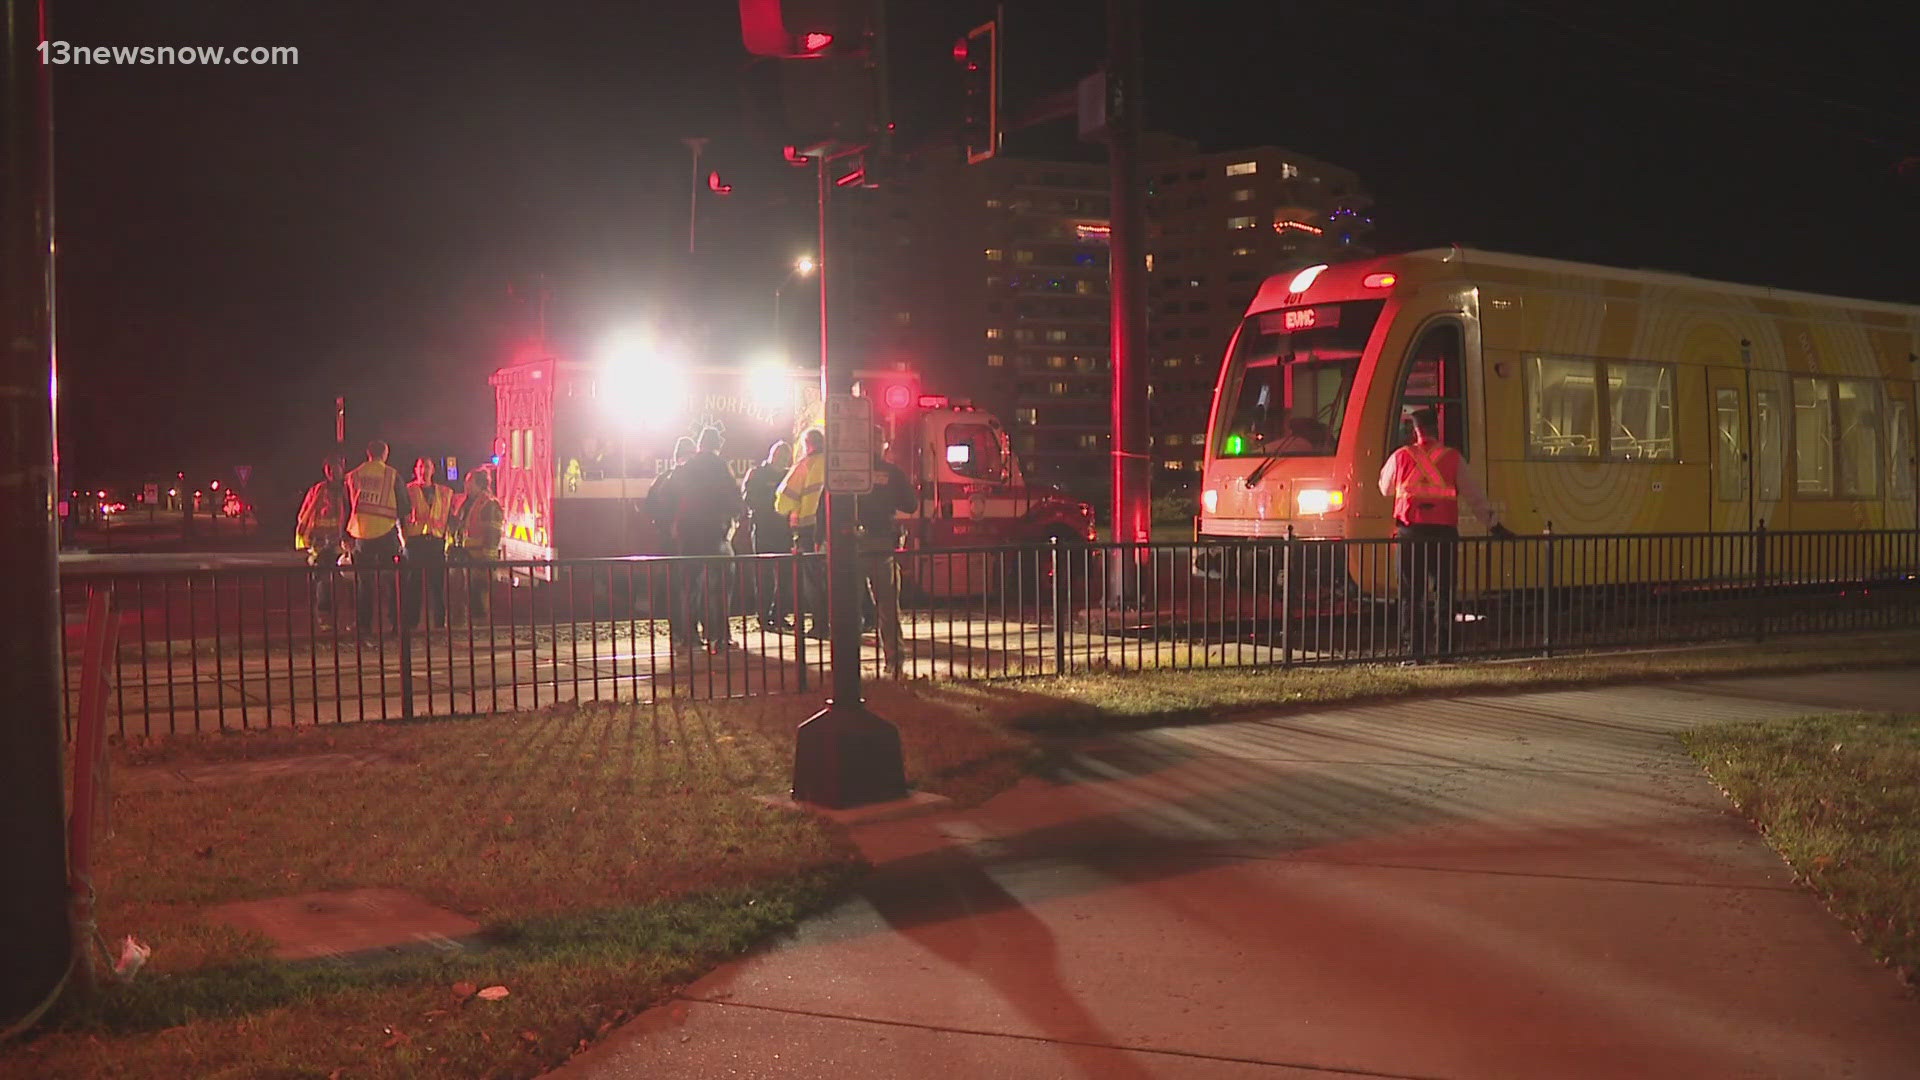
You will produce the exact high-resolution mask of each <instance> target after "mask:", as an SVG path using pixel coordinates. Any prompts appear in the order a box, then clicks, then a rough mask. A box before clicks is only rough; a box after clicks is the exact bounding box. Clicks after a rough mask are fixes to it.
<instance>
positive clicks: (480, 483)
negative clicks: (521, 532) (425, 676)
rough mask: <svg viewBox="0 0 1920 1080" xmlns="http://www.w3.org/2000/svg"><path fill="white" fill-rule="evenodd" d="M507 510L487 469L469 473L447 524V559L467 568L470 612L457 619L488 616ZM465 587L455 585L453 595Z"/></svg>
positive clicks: (454, 596) (467, 598)
mask: <svg viewBox="0 0 1920 1080" xmlns="http://www.w3.org/2000/svg"><path fill="white" fill-rule="evenodd" d="M506 520H507V513H506V509H505V508H504V507H502V506H501V505H500V500H499V499H496V498H494V497H493V482H492V481H491V480H490V479H489V478H488V475H487V473H486V472H484V471H482V470H479V469H476V470H474V471H473V472H470V473H468V474H467V490H466V492H465V493H464V494H463V495H462V496H461V498H460V504H459V505H458V506H456V507H454V509H453V517H452V518H451V519H450V520H449V522H448V528H447V559H448V561H449V562H458V563H461V564H463V565H464V567H465V569H464V570H462V571H461V574H462V575H463V576H464V577H465V579H466V581H465V584H466V589H465V597H466V614H465V615H464V616H462V617H457V623H465V622H466V621H467V620H469V619H473V618H485V617H486V616H487V608H488V603H489V601H490V599H491V594H492V591H493V573H494V568H493V564H494V563H495V562H496V561H498V560H499V558H500V538H501V535H502V534H503V533H504V532H505V531H506ZM461 595H462V591H461V590H459V589H455V590H454V592H453V596H452V599H454V600H456V601H457V600H459V599H460V597H461Z"/></svg>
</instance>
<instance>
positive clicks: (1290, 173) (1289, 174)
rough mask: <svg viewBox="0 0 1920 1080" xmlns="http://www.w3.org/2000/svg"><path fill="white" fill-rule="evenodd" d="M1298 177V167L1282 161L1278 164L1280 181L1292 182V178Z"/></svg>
mask: <svg viewBox="0 0 1920 1080" xmlns="http://www.w3.org/2000/svg"><path fill="white" fill-rule="evenodd" d="M1299 175H1300V166H1298V165H1295V164H1294V163H1292V162H1290V161H1283V162H1281V163H1280V179H1282V180H1292V179H1293V178H1294V177H1297V176H1299Z"/></svg>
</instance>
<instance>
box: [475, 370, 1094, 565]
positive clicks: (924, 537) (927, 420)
mask: <svg viewBox="0 0 1920 1080" xmlns="http://www.w3.org/2000/svg"><path fill="white" fill-rule="evenodd" d="M491 382H492V384H493V388H494V403H495V413H494V416H495V420H494V446H493V450H494V456H495V458H496V459H497V464H496V466H495V469H494V471H495V475H496V489H497V491H498V494H499V496H500V500H501V503H502V504H503V505H504V507H505V509H506V544H505V553H504V554H505V557H506V558H508V559H515V560H521V559H526V560H551V559H556V558H560V559H577V558H592V557H602V556H617V555H634V554H658V553H661V552H663V551H665V550H666V546H665V544H664V543H663V538H662V537H661V536H659V535H658V531H657V530H656V529H655V527H654V525H653V522H652V520H651V518H650V517H649V516H648V514H647V512H646V504H645V500H646V495H647V492H648V491H649V490H650V489H651V488H652V486H653V481H654V480H655V478H657V477H658V476H660V475H662V474H663V473H664V472H665V471H666V470H667V468H668V467H669V466H670V464H671V458H672V452H673V444H674V441H675V440H676V439H677V438H679V437H680V436H682V435H688V436H691V435H696V434H698V432H699V431H700V430H701V429H702V428H705V427H714V428H718V429H719V430H720V432H721V434H722V435H723V436H724V437H725V439H726V447H725V449H724V450H723V451H722V453H723V456H725V457H726V458H727V459H728V463H729V465H730V467H731V468H732V469H733V472H734V475H736V476H744V475H745V473H746V470H747V469H748V468H749V467H751V466H752V465H753V464H754V463H755V462H757V461H759V460H761V459H763V458H764V457H765V456H766V452H767V448H768V446H769V445H770V444H771V443H772V442H773V441H774V440H775V439H786V440H787V441H788V442H797V441H798V435H799V434H800V433H801V432H803V431H804V430H805V429H806V428H808V427H810V426H816V425H818V424H819V422H820V417H821V415H822V409H821V402H820V381H819V374H818V372H817V371H807V370H804V369H799V368H790V367H781V366H773V365H757V366H745V367H724V366H718V365H693V366H689V365H678V364H674V363H672V362H669V361H660V362H653V363H646V364H637V365H634V366H632V367H631V368H629V369H624V370H620V369H611V368H604V367H598V366H595V365H591V364H585V363H579V362H575V361H570V360H563V359H560V358H557V357H553V356H545V357H541V358H538V359H532V360H525V361H520V362H516V363H513V364H509V365H507V366H505V367H502V368H500V369H499V370H498V371H495V372H494V374H493V376H492V379H491ZM854 392H855V393H856V394H859V395H861V396H865V397H868V398H870V399H871V400H872V401H873V404H874V410H873V411H874V416H875V419H876V421H877V422H878V423H880V424H882V425H883V426H885V428H886V429H887V433H888V435H889V437H890V440H891V442H892V444H893V446H894V453H893V459H894V461H895V462H896V463H898V464H899V465H900V467H901V468H902V469H903V470H904V471H905V472H906V473H907V476H908V478H909V479H910V480H911V481H912V482H913V484H914V486H915V487H916V488H917V489H918V491H919V493H920V507H919V510H918V511H917V512H916V513H914V514H913V515H911V516H910V517H909V518H907V519H906V520H904V521H903V522H902V524H903V526H904V528H903V532H904V534H905V537H906V544H907V546H908V548H909V549H914V550H918V549H943V548H947V549H950V548H960V547H969V548H971V547H988V546H996V545H1002V544H1025V543H1044V542H1045V541H1046V540H1047V539H1048V538H1050V537H1055V536H1058V537H1060V538H1062V539H1065V540H1074V541H1085V540H1090V539H1092V537H1093V508H1092V507H1090V506H1088V505H1087V504H1086V503H1084V502H1080V501H1078V500H1074V499H1070V498H1067V497H1065V496H1063V495H1062V494H1061V493H1060V492H1059V491H1058V490H1057V489H1055V488H1052V487H1050V486H1047V485H1042V484H1029V483H1027V482H1026V479H1025V477H1024V476H1023V475H1022V471H1021V467H1020V462H1019V460H1018V458H1017V457H1016V456H1015V455H1014V453H1013V450H1012V447H1011V445H1010V444H1009V441H1008V438H1007V432H1006V430H1005V428H1004V427H1002V425H1001V423H1000V421H999V420H998V419H997V418H996V417H994V416H993V415H992V414H991V413H988V412H985V411H983V410H980V409H976V408H973V407H972V406H970V405H968V404H966V403H964V402H953V401H950V400H948V399H947V398H945V397H941V396H937V395H928V394H921V393H919V387H918V380H917V379H916V378H915V377H914V376H913V374H912V373H910V372H905V371H899V370H895V371H883V372H861V373H859V375H858V376H857V382H856V385H855V388H854ZM939 577H940V578H941V584H940V585H938V586H937V587H936V586H934V585H933V584H932V583H931V582H922V583H921V585H922V587H923V588H924V589H926V591H930V592H967V591H977V590H978V589H980V588H982V587H985V586H986V585H988V584H990V583H989V582H985V581H976V580H974V579H975V578H977V577H979V575H978V574H966V573H963V572H955V571H953V570H952V569H951V568H948V569H947V570H945V571H943V572H942V573H941V574H940V575H939Z"/></svg>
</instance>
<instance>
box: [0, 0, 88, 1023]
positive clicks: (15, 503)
mask: <svg viewBox="0 0 1920 1080" xmlns="http://www.w3.org/2000/svg"><path fill="white" fill-rule="evenodd" d="M0 5H4V8H5V19H6V38H5V47H6V50H7V55H6V62H5V74H4V89H3V90H0V94H3V95H4V100H3V101H0V108H4V110H5V116H4V120H0V123H3V124H4V140H5V141H4V147H3V148H0V161H5V162H6V167H5V168H4V169H0V261H3V262H4V269H3V270H0V273H3V274H4V279H3V281H0V284H4V288H0V305H3V309H4V311H5V319H6V331H5V338H4V343H5V344H4V353H3V357H4V358H0V410H4V416H5V419H4V421H0V431H4V432H5V433H6V438H4V439H0V456H4V460H3V461H0V477H4V478H5V479H4V480H0V566H5V567H7V569H8V574H9V575H10V580H11V583H12V586H13V589H14V603H13V605H12V610H11V612H10V613H9V615H8V617H7V618H6V619H5V620H0V701H4V702H6V710H5V713H4V715H3V716H0V867H4V873H5V875H6V881H7V884H6V886H5V887H4V888H0V956H5V957H6V962H5V963H0V1026H9V1025H10V1024H11V1022H12V1021H15V1020H21V1019H27V1018H31V1017H33V1016H35V1015H37V1014H38V1012H39V1011H40V1010H41V1009H42V1008H44V1007H45V1006H46V1005H47V1004H48V1003H49V1002H50V1001H51V999H52V996H53V995H54V994H55V993H56V992H57V991H58V989H59V987H60V986H61V984H62V982H63V981H64V980H65V978H66V976H67V973H68V971H69V967H70V963H71V960H72V957H73V928H72V925H71V923H70V921H69V919H68V914H67V885H66V877H67V847H66V835H65V829H64V827H63V821H62V817H63V814H64V810H65V797H64V795H63V789H62V785H61V777H60V772H61V763H62V762H61V759H62V749H63V745H64V738H63V733H62V723H61V713H62V708H63V704H64V702H63V700H62V694H61V690H60V633H61V620H60V566H59V546H58V544H59V541H58V536H57V533H56V523H55V518H54V506H55V503H56V500H57V498H58V495H59V492H58V491H57V490H56V486H55V484H56V481H55V476H54V456H53V444H54V425H53V385H54V384H53V380H54V342H53V176H52V171H53V154H52V143H53V125H52V115H53V114H52V100H51V85H50V81H49V70H50V69H49V68H48V67H47V66H46V65H44V64H42V63H41V61H40V54H39V45H40V42H41V41H42V40H44V39H45V38H46V24H47V23H46V3H45V0H0Z"/></svg>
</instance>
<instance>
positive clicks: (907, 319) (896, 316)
mask: <svg viewBox="0 0 1920 1080" xmlns="http://www.w3.org/2000/svg"><path fill="white" fill-rule="evenodd" d="M893 322H894V325H895V326H912V325H913V312H911V311H896V312H894V313H893Z"/></svg>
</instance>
